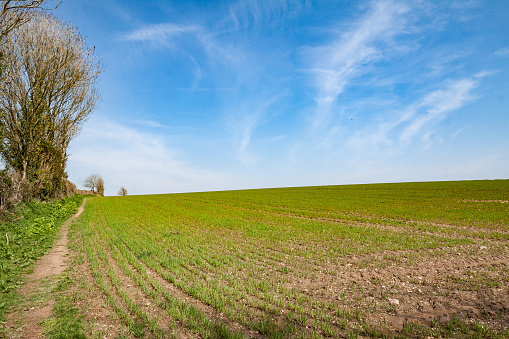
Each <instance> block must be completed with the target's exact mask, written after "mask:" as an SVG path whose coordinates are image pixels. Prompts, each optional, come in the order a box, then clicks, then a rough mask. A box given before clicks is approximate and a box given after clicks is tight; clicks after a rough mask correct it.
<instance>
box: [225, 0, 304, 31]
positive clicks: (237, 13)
mask: <svg viewBox="0 0 509 339" xmlns="http://www.w3.org/2000/svg"><path fill="white" fill-rule="evenodd" d="M306 6H307V4H306V1H300V0H276V1H260V0H239V1H237V2H235V3H233V4H231V5H230V6H229V11H228V12H229V16H228V19H229V20H228V21H230V22H231V23H232V24H233V27H234V28H235V29H246V28H248V27H249V26H257V25H260V24H262V23H264V22H269V23H270V24H272V25H274V24H278V23H281V22H284V20H285V18H286V17H293V16H296V15H298V14H299V13H301V12H302V10H303V8H304V7H306ZM225 21H226V20H225Z"/></svg>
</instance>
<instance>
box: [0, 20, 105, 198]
mask: <svg viewBox="0 0 509 339" xmlns="http://www.w3.org/2000/svg"><path fill="white" fill-rule="evenodd" d="M26 15H27V16H29V21H28V22H26V23H24V24H23V25H21V26H19V27H18V28H16V29H14V30H13V31H12V32H11V33H10V34H8V35H7V36H6V37H5V39H4V42H3V44H2V45H1V46H0V53H1V54H2V55H3V59H2V63H3V72H2V73H3V74H2V77H1V78H2V80H1V81H2V83H1V86H0V112H2V114H1V115H0V128H1V129H2V130H1V134H2V137H3V138H2V139H3V140H2V142H1V147H0V154H1V156H2V158H3V160H4V162H5V163H6V165H7V167H8V168H11V169H13V170H14V171H16V172H18V173H20V177H21V179H22V180H23V181H28V182H31V183H33V185H32V186H33V187H36V188H38V189H39V191H40V192H44V194H46V195H47V194H48V193H54V192H56V191H57V190H58V189H59V187H60V186H61V185H62V184H61V182H62V179H63V178H64V177H65V176H66V175H65V166H66V162H67V148H68V146H69V142H70V141H71V139H72V138H74V137H75V136H76V135H77V134H78V133H79V131H80V128H81V125H82V124H83V123H84V122H85V121H86V119H87V117H88V115H89V114H90V113H91V112H92V111H93V110H94V109H95V107H96V106H97V102H98V100H99V96H98V94H97V90H96V87H95V84H96V82H97V80H98V76H99V74H100V73H101V71H102V68H101V65H100V62H99V61H97V60H96V58H95V55H94V49H90V48H88V47H87V46H86V44H85V39H84V38H83V37H82V36H81V35H80V34H79V33H78V31H77V30H76V29H75V28H74V27H72V26H71V25H70V24H64V23H62V22H60V21H59V20H58V19H57V18H55V17H54V16H52V15H50V14H47V13H44V12H30V13H27V14H26Z"/></svg>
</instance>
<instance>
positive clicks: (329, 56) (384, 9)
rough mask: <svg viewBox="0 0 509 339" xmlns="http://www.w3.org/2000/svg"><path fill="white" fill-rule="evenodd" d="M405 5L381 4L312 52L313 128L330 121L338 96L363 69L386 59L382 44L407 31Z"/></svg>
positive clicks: (374, 6)
mask: <svg viewBox="0 0 509 339" xmlns="http://www.w3.org/2000/svg"><path fill="white" fill-rule="evenodd" d="M408 11H409V8H408V7H407V6H406V5H404V4H399V3H394V2H391V1H379V2H375V3H374V4H373V7H372V8H371V10H370V11H369V12H368V13H367V14H366V15H365V16H364V17H362V18H361V19H359V21H358V22H357V23H354V24H353V25H352V26H353V27H354V28H353V29H352V30H349V31H347V32H344V33H342V34H339V37H338V38H337V39H336V40H334V41H333V42H332V43H330V44H328V45H325V46H320V47H317V48H313V49H311V50H310V54H311V59H312V60H313V61H312V62H313V68H312V69H310V70H309V71H310V72H311V73H312V74H313V75H314V78H315V87H316V93H317V94H316V102H317V104H316V109H315V114H314V117H313V122H312V127H313V128H317V127H319V126H321V125H322V124H324V123H325V122H327V120H328V118H329V116H330V114H331V113H332V109H333V107H334V104H335V102H336V99H337V97H338V96H339V95H340V94H341V93H342V92H343V90H344V88H345V86H346V85H347V84H348V83H349V82H350V81H351V79H352V78H353V77H354V76H358V75H360V74H362V73H363V67H364V66H365V65H366V64H369V63H371V62H373V61H375V60H379V59H380V58H381V57H382V56H383V49H382V48H381V47H380V43H383V42H389V41H390V40H391V39H392V38H393V37H394V36H396V35H397V34H401V33H403V32H404V29H405V17H404V14H405V13H407V12H408Z"/></svg>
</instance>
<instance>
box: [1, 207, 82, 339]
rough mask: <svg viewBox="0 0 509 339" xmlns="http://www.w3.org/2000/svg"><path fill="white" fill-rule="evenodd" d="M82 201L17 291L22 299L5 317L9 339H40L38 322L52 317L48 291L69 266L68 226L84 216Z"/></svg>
mask: <svg viewBox="0 0 509 339" xmlns="http://www.w3.org/2000/svg"><path fill="white" fill-rule="evenodd" d="M85 202H86V200H84V201H83V204H81V206H80V207H79V208H78V212H76V214H74V215H73V216H72V217H71V218H69V219H68V220H66V221H65V222H64V223H63V224H62V226H61V228H60V231H59V233H58V235H57V239H56V241H55V243H54V245H53V248H52V249H51V250H50V252H49V253H47V254H46V255H44V256H43V257H42V258H41V259H40V260H39V261H38V262H37V265H36V267H35V269H34V272H33V273H31V274H29V275H27V276H26V278H25V281H26V283H25V285H23V286H22V287H21V288H20V289H19V293H20V294H21V295H23V297H24V300H23V301H22V302H21V303H20V304H19V305H18V306H17V309H15V310H14V311H13V312H12V313H10V314H9V315H8V316H7V323H6V329H7V334H8V337H9V338H41V337H42V327H41V322H42V321H43V320H45V319H47V318H49V317H50V316H51V314H52V311H53V306H54V305H55V299H54V298H53V296H52V293H51V291H52V290H53V289H54V287H55V286H56V284H57V283H58V281H59V276H60V274H62V273H63V272H64V271H65V270H66V269H67V268H68V267H69V262H68V260H67V257H68V254H69V249H68V247H67V242H68V238H67V234H68V231H69V225H70V224H71V223H72V222H73V221H74V220H75V219H76V218H78V216H79V215H80V214H81V213H83V210H84V206H85Z"/></svg>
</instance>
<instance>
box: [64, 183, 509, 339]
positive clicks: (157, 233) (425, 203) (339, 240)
mask: <svg viewBox="0 0 509 339" xmlns="http://www.w3.org/2000/svg"><path fill="white" fill-rule="evenodd" d="M508 199H509V181H508V180H497V181H463V182H430V183H405V184H403V183H402V184H375V185H349V186H322V187H302V188H281V189H262V190H244V191H228V192H208V193H188V194H171V195H151V196H126V197H105V198H98V199H93V200H91V201H89V202H88V203H87V208H86V210H85V212H84V213H83V215H82V217H81V218H80V219H79V220H78V222H76V223H75V226H74V227H75V228H76V231H77V232H80V233H81V235H82V238H83V243H84V247H85V251H86V257H87V260H88V262H89V264H90V267H91V269H92V271H93V275H94V278H95V281H96V284H97V285H98V286H99V287H100V289H101V290H102V292H103V293H104V295H105V297H106V299H107V301H108V303H109V305H110V306H111V307H112V308H113V309H114V310H115V312H116V313H117V315H118V316H119V318H120V319H122V320H123V322H124V323H125V324H126V326H127V327H128V328H129V329H130V332H131V334H132V335H133V336H135V337H144V336H145V337H147V336H148V337H165V336H171V335H174V336H175V335H177V334H178V333H180V331H183V332H184V333H190V335H200V336H203V337H206V338H216V337H217V338H222V337H232V338H236V337H245V336H250V334H249V333H252V332H250V331H255V332H257V333H261V334H263V335H266V336H268V337H271V338H285V337H304V338H314V337H336V336H344V337H352V338H353V337H358V336H372V337H385V336H387V335H388V334H390V333H391V332H390V330H389V329H388V328H387V327H386V326H385V325H384V324H383V323H374V322H372V321H369V320H368V317H369V316H370V314H371V313H372V312H373V311H377V312H380V310H381V309H384V307H385V308H387V312H393V307H394V306H391V305H390V303H389V302H388V297H387V296H386V295H384V293H385V292H380V293H378V292H377V293H378V294H374V295H373V296H368V295H366V294H364V293H363V291H359V290H358V289H357V288H356V286H355V279H354V280H352V281H350V282H349V284H351V285H348V286H343V287H341V288H342V291H343V292H342V294H341V295H337V294H335V293H336V292H334V291H332V290H331V289H330V288H329V287H330V286H329V282H331V281H336V280H337V278H336V277H337V274H338V268H340V267H343V266H346V265H351V262H354V264H355V265H357V266H356V267H357V268H358V269H359V270H361V269H364V268H366V267H367V268H370V267H371V268H382V267H384V266H390V265H393V264H397V265H408V266H411V263H412V260H419V255H421V254H420V253H432V252H430V251H442V252H440V253H447V251H449V252H454V251H461V248H463V247H465V246H470V245H473V244H477V243H478V242H479V241H483V239H488V240H489V239H496V240H499V241H502V242H504V241H507V240H509V239H508V238H507V234H508V232H507V231H509V229H508V228H509V227H508V224H509V219H508V218H509V203H508V202H507V201H508ZM382 252H383V255H378V254H379V253H382ZM335 279H336V280H335ZM458 279H460V278H458V277H451V278H450V279H449V280H447V281H446V283H448V284H453V286H457V285H459V284H464V281H462V280H458ZM490 279H491V278H490V277H482V276H480V277H476V278H475V279H474V280H472V281H470V282H469V283H468V284H464V285H466V286H467V287H468V288H470V289H477V290H479V289H483V288H489V287H498V286H500V285H499V284H507V281H505V280H503V279H502V280H497V281H493V280H490ZM304 283H305V284H308V285H309V286H310V287H309V288H305V286H306V285H303V284H304ZM340 283H341V282H340ZM382 283H383V282H380V281H376V279H375V280H373V284H374V285H377V284H380V285H381V284H382ZM423 284H424V283H423ZM127 286H129V288H128V287H127ZM423 286H424V285H423ZM133 291H136V292H133ZM368 297H371V299H367V298H368ZM373 297H376V301H375V298H373ZM369 300H371V301H369ZM146 305H152V306H151V307H147V306H146ZM460 325H461V326H460ZM412 326H413V325H410V324H408V325H407V326H406V327H405V328H404V329H403V330H402V331H403V332H402V333H403V334H408V335H409V336H412V335H415V336H416V337H420V336H421V332H422V333H424V332H425V331H428V330H429V331H432V332H430V333H431V335H436V334H439V335H442V336H448V335H450V336H454V334H457V333H462V334H465V335H472V336H473V337H475V336H476V335H477V333H479V331H481V330H480V329H479V328H478V326H477V327H476V325H468V326H467V327H465V326H463V325H462V323H454V324H452V325H450V326H449V325H446V326H441V327H440V330H430V329H429V326H428V327H426V330H422V329H421V328H420V327H418V326H417V325H415V326H413V327H412ZM448 326H449V327H448ZM423 331H424V332H423ZM433 331H435V332H433ZM437 331H438V332H437ZM476 331H477V332H476ZM483 331H488V330H486V329H484V330H483ZM490 331H491V330H489V331H488V332H489V333H492V334H493V335H498V333H499V332H496V331H491V332H490ZM488 332H486V333H488ZM483 333H484V332H483ZM490 335H491V334H490ZM502 336H503V334H502Z"/></svg>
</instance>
